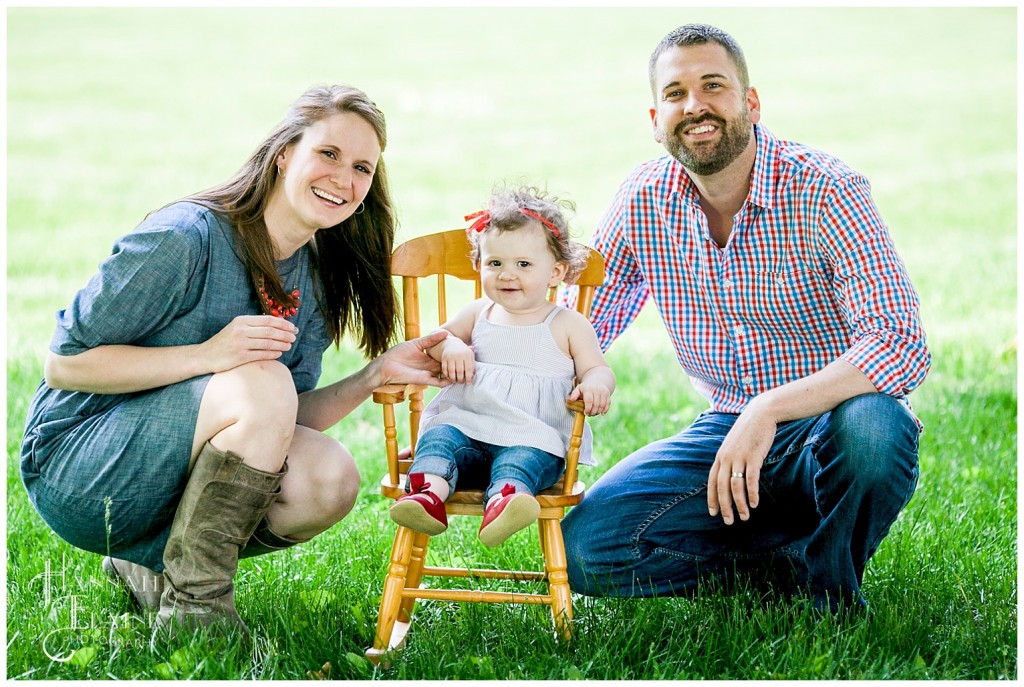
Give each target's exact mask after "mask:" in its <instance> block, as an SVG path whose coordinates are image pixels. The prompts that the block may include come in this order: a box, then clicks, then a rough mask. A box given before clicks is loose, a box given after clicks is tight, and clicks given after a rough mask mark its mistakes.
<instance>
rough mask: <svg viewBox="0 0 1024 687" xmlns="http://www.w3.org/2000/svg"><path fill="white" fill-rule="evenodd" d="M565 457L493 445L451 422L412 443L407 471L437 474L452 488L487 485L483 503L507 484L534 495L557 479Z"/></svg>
mask: <svg viewBox="0 0 1024 687" xmlns="http://www.w3.org/2000/svg"><path fill="white" fill-rule="evenodd" d="M564 469H565V459H564V458H562V457H560V456H556V455H555V454H553V453H548V452H546V451H541V450H540V449H538V448H533V447H530V446H494V445H492V444H487V443H484V442H482V441H477V440H476V439H471V438H469V437H467V436H466V435H465V434H463V433H462V432H461V431H460V430H458V429H456V428H454V427H452V426H451V425H435V426H433V427H431V428H430V429H428V430H427V431H425V432H423V434H422V435H421V436H420V439H419V441H418V442H417V443H416V457H415V458H414V460H413V462H412V466H411V467H410V468H409V472H425V473H428V474H431V475H440V476H441V477H444V478H445V480H446V481H447V482H448V488H449V489H450V490H451V491H455V484H456V482H458V485H459V486H460V487H462V488H463V489H475V488H480V487H483V486H484V485H487V489H486V491H485V492H484V502H485V503H486V502H487V500H488V499H490V498H491V497H492V496H494V495H495V494H500V493H501V488H502V487H503V486H505V485H506V484H511V485H512V486H514V487H515V488H516V493H519V494H521V493H527V494H531V495H534V494H536V493H537V492H538V491H540V490H542V489H547V488H548V487H550V486H551V485H552V484H554V483H555V482H557V481H558V478H559V477H561V476H562V472H563V470H564Z"/></svg>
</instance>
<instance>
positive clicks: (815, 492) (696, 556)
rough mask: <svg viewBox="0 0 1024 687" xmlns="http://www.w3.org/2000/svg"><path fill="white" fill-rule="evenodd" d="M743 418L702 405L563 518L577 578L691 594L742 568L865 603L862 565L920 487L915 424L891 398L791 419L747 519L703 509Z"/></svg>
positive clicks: (632, 591)
mask: <svg viewBox="0 0 1024 687" xmlns="http://www.w3.org/2000/svg"><path fill="white" fill-rule="evenodd" d="M737 417H738V416H737V415H731V414H725V413H713V412H707V413H704V414H703V415H701V416H700V417H698V418H697V420H696V421H695V422H694V423H693V424H692V425H691V426H690V427H689V428H687V429H686V430H684V431H683V432H681V433H680V434H677V435H676V436H674V437H669V438H667V439H663V440H661V441H658V442H655V443H653V444H650V445H648V446H645V447H644V448H642V449H640V450H639V451H637V452H635V453H633V454H632V455H630V456H629V457H627V458H626V459H624V460H623V461H621V462H620V463H618V464H617V465H615V466H614V467H613V468H612V469H610V470H609V471H608V472H607V473H606V474H605V475H604V476H602V477H601V478H600V479H599V480H598V481H597V483H596V484H595V485H594V486H593V488H591V489H590V490H589V491H588V492H587V495H586V497H585V498H584V499H583V502H582V503H581V504H580V505H579V506H577V507H575V508H573V509H572V510H571V511H570V512H569V514H568V515H567V516H566V518H565V520H564V521H563V531H564V533H565V543H566V553H567V555H568V559H569V582H570V585H571V587H572V590H573V591H574V592H579V593H582V594H588V595H592V596H660V595H674V594H686V593H692V592H693V591H694V590H695V589H696V588H697V585H698V583H699V582H701V581H708V580H713V579H714V580H721V581H726V582H731V581H733V580H735V579H736V578H737V577H738V576H742V577H744V578H745V579H747V580H748V581H750V582H752V583H753V584H755V585H756V586H765V587H768V588H773V589H777V590H780V591H783V592H784V593H787V594H799V593H809V594H810V596H811V598H812V600H813V604H814V606H815V607H816V608H819V609H822V610H825V609H828V610H830V611H833V612H836V611H838V610H840V609H841V608H843V607H845V606H848V605H849V604H852V605H855V606H863V605H866V602H865V600H864V597H863V596H862V595H861V591H860V586H861V581H862V579H863V573H864V566H865V564H866V563H867V561H868V559H869V558H870V557H871V555H872V554H873V553H874V552H875V549H876V548H877V547H878V545H879V543H880V542H881V541H882V538H883V537H885V535H886V534H887V533H888V531H889V528H890V526H891V525H892V523H893V522H894V521H895V519H896V516H897V515H898V514H899V512H900V511H901V510H902V509H903V507H904V506H905V505H906V504H907V503H908V502H909V501H910V497H911V496H912V495H913V493H914V488H915V487H916V486H917V476H918V468H917V446H918V437H919V435H920V430H919V428H918V425H917V423H916V422H915V420H914V418H913V416H912V414H911V413H910V411H909V410H908V409H907V408H906V407H905V406H904V405H903V404H901V403H900V402H898V401H896V400H895V399H893V398H892V397H890V396H885V395H882V394H866V395H863V396H857V397H855V398H852V399H850V400H848V401H846V402H845V403H842V404H840V405H839V406H837V407H836V408H835V409H833V410H832V411H830V412H828V413H825V414H824V415H821V416H818V417H812V418H807V419H804V420H795V421H792V422H786V423H783V424H781V425H780V426H779V427H778V431H777V433H776V435H775V442H774V444H773V445H772V447H771V450H770V451H769V453H768V456H767V458H766V459H765V462H764V466H763V467H762V471H761V481H760V504H759V505H758V507H757V508H756V509H753V510H752V511H751V515H750V519H749V520H747V521H746V522H743V521H740V520H739V519H738V518H737V519H736V520H735V521H734V524H733V525H725V524H724V522H723V521H722V518H721V516H717V517H712V516H711V515H709V514H708V504H707V483H708V473H709V472H710V470H711V465H712V463H713V462H714V460H715V455H716V454H717V452H718V449H719V447H720V446H721V445H722V441H723V440H724V439H725V435H726V434H727V433H728V432H729V430H730V429H731V428H732V426H733V424H734V423H735V421H736V418H737Z"/></svg>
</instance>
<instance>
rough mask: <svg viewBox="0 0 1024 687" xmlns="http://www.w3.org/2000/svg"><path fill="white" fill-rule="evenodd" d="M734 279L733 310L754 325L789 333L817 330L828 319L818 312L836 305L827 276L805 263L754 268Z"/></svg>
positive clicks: (832, 308) (832, 310)
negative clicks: (767, 268) (739, 283)
mask: <svg viewBox="0 0 1024 687" xmlns="http://www.w3.org/2000/svg"><path fill="white" fill-rule="evenodd" d="M738 278H739V281H740V282H741V287H740V288H739V289H736V292H737V297H736V298H735V299H734V301H733V303H732V306H733V309H734V310H735V312H736V315H737V316H739V317H740V318H741V319H743V320H745V321H747V322H749V323H751V324H753V325H754V326H756V327H764V328H766V329H769V330H779V329H782V330H785V331H788V332H792V333H798V332H801V331H805V330H809V329H812V328H813V329H820V328H821V327H822V326H827V325H825V324H824V322H826V321H829V320H830V319H831V318H823V317H822V315H823V314H825V313H831V312H834V311H835V308H836V304H835V298H834V296H833V292H832V286H831V283H830V281H831V280H830V276H829V275H828V274H827V273H825V272H822V271H819V270H816V269H812V268H810V267H809V266H807V265H805V264H801V263H792V264H787V265H785V266H783V267H782V268H781V269H769V270H758V269H754V270H750V271H749V272H747V273H745V274H741V275H739V277H738Z"/></svg>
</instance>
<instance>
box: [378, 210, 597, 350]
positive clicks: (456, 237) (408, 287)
mask: <svg viewBox="0 0 1024 687" xmlns="http://www.w3.org/2000/svg"><path fill="white" fill-rule="evenodd" d="M470 250H471V246H470V243H469V239H468V238H467V237H466V232H465V230H463V229H453V230H451V231H445V232H441V233H438V234H429V235H427V236H421V237H419V238H415V239H410V240H409V241H406V242H405V243H403V244H401V245H400V246H398V248H396V249H395V252H394V254H393V255H392V258H391V273H392V274H393V275H395V276H400V277H402V308H403V312H404V316H405V339H406V340H407V341H408V340H409V339H415V338H416V337H418V336H421V331H420V323H421V319H420V291H419V279H421V278H423V277H437V318H438V320H437V321H438V324H440V323H443V322H445V321H446V320H447V319H448V312H447V310H448V302H447V294H448V292H447V288H446V283H445V282H446V279H445V277H454V278H456V279H460V280H464V281H471V282H473V283H474V284H475V289H476V290H475V294H476V298H479V297H480V296H481V288H480V273H479V272H477V271H476V269H474V267H473V264H472V262H471V261H470V259H469V252H470ZM603 282H604V257H603V256H602V255H601V254H600V253H598V252H597V251H596V250H594V249H593V248H591V249H590V257H589V259H588V261H587V266H586V268H585V269H584V270H583V273H582V274H581V275H580V276H579V279H577V280H576V285H577V286H579V295H578V297H577V299H576V310H578V311H579V312H580V313H582V314H583V315H584V316H588V315H589V314H590V305H591V303H593V300H594V288H595V287H597V286H600V285H601V284H602V283H603ZM557 293H558V289H557V288H554V289H551V291H550V292H549V294H548V300H550V301H554V300H555V298H556V296H557Z"/></svg>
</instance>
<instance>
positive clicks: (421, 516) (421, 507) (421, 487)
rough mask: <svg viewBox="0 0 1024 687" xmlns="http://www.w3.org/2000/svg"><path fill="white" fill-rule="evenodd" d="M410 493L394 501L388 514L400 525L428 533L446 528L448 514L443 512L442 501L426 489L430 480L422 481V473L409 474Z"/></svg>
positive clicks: (431, 533) (442, 530) (434, 532)
mask: <svg viewBox="0 0 1024 687" xmlns="http://www.w3.org/2000/svg"><path fill="white" fill-rule="evenodd" d="M409 486H410V488H411V489H412V491H411V493H409V494H406V495H405V496H403V497H401V498H400V499H398V500H397V501H395V502H394V503H393V504H392V505H391V508H390V509H388V514H389V515H391V519H392V520H394V521H395V522H397V523H398V524H399V525H401V526H402V527H408V528H409V529H411V530H416V531H417V532H422V533H423V534H429V535H431V536H433V535H435V534H441V533H442V532H444V531H445V530H446V529H448V516H447V515H446V514H445V512H444V501H442V500H441V499H439V498H438V497H437V494H435V493H433V492H432V491H427V488H428V487H429V486H430V482H424V481H423V473H421V472H413V473H410V474H409Z"/></svg>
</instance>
